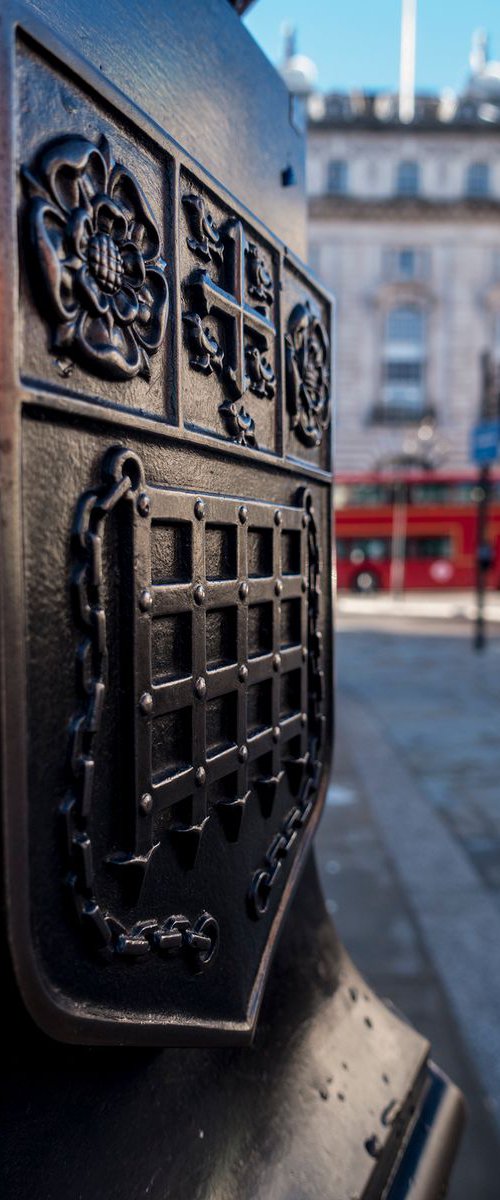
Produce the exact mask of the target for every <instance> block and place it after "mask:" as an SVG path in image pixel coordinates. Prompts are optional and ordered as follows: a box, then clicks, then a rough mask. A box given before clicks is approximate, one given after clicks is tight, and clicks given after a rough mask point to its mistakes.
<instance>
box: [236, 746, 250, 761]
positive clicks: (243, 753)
mask: <svg viewBox="0 0 500 1200" xmlns="http://www.w3.org/2000/svg"><path fill="white" fill-rule="evenodd" d="M238 758H239V760H240V762H242V763H246V761H247V758H248V749H247V747H246V746H240V748H239V750H238Z"/></svg>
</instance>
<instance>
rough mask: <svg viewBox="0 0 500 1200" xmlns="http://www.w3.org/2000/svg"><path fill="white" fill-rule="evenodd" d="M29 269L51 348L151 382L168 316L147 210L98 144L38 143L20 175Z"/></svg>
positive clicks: (80, 140)
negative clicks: (25, 208)
mask: <svg viewBox="0 0 500 1200" xmlns="http://www.w3.org/2000/svg"><path fill="white" fill-rule="evenodd" d="M22 175H23V182H24V188H25V192H26V194H27V196H28V200H29V205H28V213H27V221H28V230H29V252H28V266H29V268H30V271H31V274H32V277H33V280H34V282H35V286H36V297H37V301H38V303H39V306H40V309H41V311H42V312H43V314H44V316H46V318H47V320H48V321H49V323H50V325H51V327H52V349H53V350H54V351H56V352H57V353H58V354H59V355H61V356H63V357H64V358H66V359H67V360H70V365H71V363H73V362H75V363H78V364H79V365H80V366H83V367H85V368H87V370H89V371H92V372H93V373H94V374H96V375H101V376H103V377H104V378H106V379H116V380H128V379H133V378H134V376H136V375H142V376H143V377H144V378H145V379H149V377H150V374H151V363H150V357H151V355H152V354H155V353H156V351H157V350H158V349H159V347H160V345H161V343H162V340H163V337H164V333H165V325H166V320H167V314H168V287H167V281H166V278H165V265H166V264H165V262H164V260H163V259H162V258H161V257H160V236H159V232H158V228H157V226H156V222H155V219H154V217H153V214H152V212H151V209H150V207H149V204H148V202H147V200H146V197H145V196H144V194H143V192H142V189H141V188H140V186H139V184H138V182H137V180H136V179H135V178H134V176H133V175H132V174H131V172H130V171H129V170H128V168H127V167H125V166H124V165H123V164H122V163H119V162H115V161H114V159H113V158H112V155H111V150H110V147H109V145H108V142H107V140H106V138H104V137H102V138H101V139H100V141H99V143H98V144H95V143H94V142H91V141H89V140H88V139H87V138H84V137H80V136H78V135H68V136H66V137H61V138H57V139H55V140H54V141H51V142H48V143H46V144H45V145H44V146H43V147H42V148H41V150H40V151H39V153H38V155H37V156H36V158H35V162H34V164H33V167H32V169H28V168H26V167H24V168H23V170H22Z"/></svg>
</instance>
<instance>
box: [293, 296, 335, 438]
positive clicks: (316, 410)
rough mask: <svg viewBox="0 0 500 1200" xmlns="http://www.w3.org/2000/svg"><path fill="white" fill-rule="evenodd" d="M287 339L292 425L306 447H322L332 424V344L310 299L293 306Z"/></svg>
mask: <svg viewBox="0 0 500 1200" xmlns="http://www.w3.org/2000/svg"><path fill="white" fill-rule="evenodd" d="M285 342H286V367H287V398H288V407H289V410H290V417H291V423H292V427H293V428H294V429H295V431H296V433H297V436H298V437H299V438H300V439H301V441H303V442H305V444H306V446H319V444H320V442H321V440H322V437H323V433H324V431H325V429H327V427H328V425H329V423H330V371H329V355H330V347H329V341H328V335H327V332H326V329H325V327H324V325H323V324H322V322H321V321H320V319H319V317H318V316H317V315H316V314H315V313H314V312H313V311H312V309H311V306H310V304H309V301H306V302H305V303H304V304H296V305H295V307H294V308H293V309H292V312H291V313H290V316H289V318H288V325H287V334H286V339H285Z"/></svg>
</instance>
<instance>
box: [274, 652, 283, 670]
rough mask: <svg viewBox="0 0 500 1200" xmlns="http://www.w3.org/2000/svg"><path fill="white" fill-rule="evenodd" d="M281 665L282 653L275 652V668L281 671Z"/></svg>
mask: <svg viewBox="0 0 500 1200" xmlns="http://www.w3.org/2000/svg"><path fill="white" fill-rule="evenodd" d="M280 667H281V654H273V670H274V671H279V669H280Z"/></svg>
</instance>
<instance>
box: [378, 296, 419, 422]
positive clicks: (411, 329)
mask: <svg viewBox="0 0 500 1200" xmlns="http://www.w3.org/2000/svg"><path fill="white" fill-rule="evenodd" d="M424 383H425V316H424V313H423V312H422V309H420V308H417V307H416V306H415V305H409V304H407V305H401V306H400V307H398V308H393V309H391V311H390V312H389V313H388V314H387V317H386V321H385V329H384V347H383V364H382V408H383V411H384V412H385V413H386V415H389V416H390V415H392V416H394V417H395V418H396V417H398V418H400V419H401V420H404V419H405V418H406V419H409V420H411V419H413V418H417V417H419V416H420V415H421V414H422V413H423V411H424V407H425V388H424Z"/></svg>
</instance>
